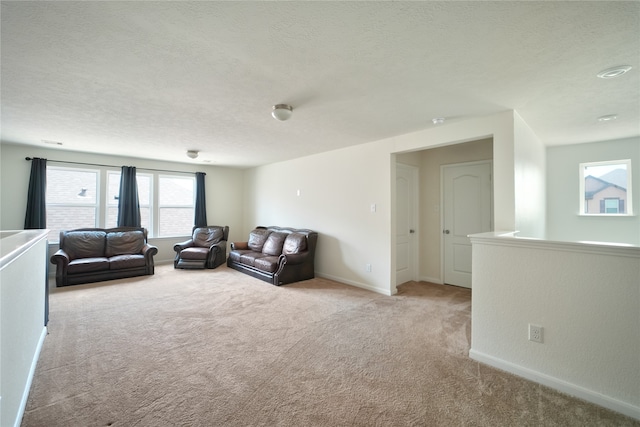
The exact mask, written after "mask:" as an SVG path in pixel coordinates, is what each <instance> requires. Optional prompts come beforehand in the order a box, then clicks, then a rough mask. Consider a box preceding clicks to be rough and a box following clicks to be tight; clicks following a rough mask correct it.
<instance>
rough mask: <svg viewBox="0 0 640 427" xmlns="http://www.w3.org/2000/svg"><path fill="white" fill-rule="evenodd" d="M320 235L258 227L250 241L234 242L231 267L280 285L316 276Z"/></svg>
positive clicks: (228, 261) (230, 255) (252, 232)
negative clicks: (315, 258)
mask: <svg viewBox="0 0 640 427" xmlns="http://www.w3.org/2000/svg"><path fill="white" fill-rule="evenodd" d="M317 240H318V233H316V232H315V231H311V230H306V229H295V228H285V227H277V226H270V227H257V228H255V229H254V230H253V231H251V233H250V234H249V240H248V241H247V242H232V243H231V252H230V253H229V258H228V259H227V266H228V267H230V268H233V269H235V270H238V271H241V272H243V273H246V274H248V275H250V276H253V277H255V278H258V279H261V280H264V281H265V282H269V283H271V284H273V285H276V286H279V285H284V284H287V283H292V282H298V281H301V280H308V279H312V278H313V277H314V276H315V271H314V270H315V264H314V257H315V253H316V242H317Z"/></svg>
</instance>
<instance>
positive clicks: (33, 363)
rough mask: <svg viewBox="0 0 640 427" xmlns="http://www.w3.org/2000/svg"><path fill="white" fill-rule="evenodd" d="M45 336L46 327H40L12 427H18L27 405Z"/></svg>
mask: <svg viewBox="0 0 640 427" xmlns="http://www.w3.org/2000/svg"><path fill="white" fill-rule="evenodd" d="M46 336H47V327H46V326H45V327H43V328H42V333H41V334H40V339H39V340H38V345H37V346H36V351H35V352H34V353H33V359H32V360H31V368H29V376H28V377H27V383H26V384H25V386H24V391H23V392H22V399H21V400H20V407H19V408H18V413H17V414H16V419H15V423H14V427H20V424H22V417H23V416H24V410H25V409H26V407H27V399H28V398H29V391H30V390H31V383H32V382H33V376H34V375H35V373H36V366H37V365H38V359H39V358H40V351H41V350H42V344H43V343H44V339H45V338H46Z"/></svg>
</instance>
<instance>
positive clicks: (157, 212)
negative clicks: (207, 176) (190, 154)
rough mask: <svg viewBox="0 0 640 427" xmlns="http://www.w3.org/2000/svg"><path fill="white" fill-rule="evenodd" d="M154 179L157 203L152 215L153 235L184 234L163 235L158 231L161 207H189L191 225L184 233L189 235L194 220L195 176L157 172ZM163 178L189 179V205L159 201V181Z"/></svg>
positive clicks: (159, 236)
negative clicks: (153, 218) (190, 185)
mask: <svg viewBox="0 0 640 427" xmlns="http://www.w3.org/2000/svg"><path fill="white" fill-rule="evenodd" d="M155 178H156V180H157V186H156V188H157V189H158V191H157V192H156V193H155V194H156V197H157V198H156V200H157V204H156V206H157V207H156V209H154V216H155V221H154V222H155V224H156V227H155V228H156V229H155V230H154V235H155V237H158V238H170V237H179V236H184V235H185V234H166V235H163V234H161V233H160V228H161V226H162V224H161V219H160V212H161V210H162V209H163V208H191V211H192V218H191V225H190V226H189V231H188V232H186V235H187V236H188V235H191V229H192V228H193V223H194V220H195V210H196V185H197V184H196V177H195V175H187V176H185V175H184V174H179V173H175V174H172V173H167V172H165V173H158V174H157V175H156V176H155ZM163 178H169V179H170V178H178V179H185V180H186V179H188V180H190V181H191V183H192V197H191V204H190V205H186V204H179V205H163V204H162V203H161V192H162V186H161V184H160V181H161V180H162V179H163Z"/></svg>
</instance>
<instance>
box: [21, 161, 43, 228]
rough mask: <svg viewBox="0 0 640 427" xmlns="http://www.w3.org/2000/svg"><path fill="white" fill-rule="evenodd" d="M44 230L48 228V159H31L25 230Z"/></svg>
mask: <svg viewBox="0 0 640 427" xmlns="http://www.w3.org/2000/svg"><path fill="white" fill-rule="evenodd" d="M27 160H28V158H27ZM44 228H47V159H41V158H38V157H34V158H33V159H31V176H30V177H29V190H28V193H27V212H26V214H25V217H24V229H25V230H34V229H44Z"/></svg>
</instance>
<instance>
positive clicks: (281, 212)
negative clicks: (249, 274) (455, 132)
mask: <svg viewBox="0 0 640 427" xmlns="http://www.w3.org/2000/svg"><path fill="white" fill-rule="evenodd" d="M389 174H390V154H389V151H388V149H387V148H386V147H385V144H384V143H383V142H376V143H370V144H364V145H359V146H355V147H350V148H345V149H342V150H336V151H331V152H327V153H322V154H317V155H314V156H310V157H304V158H300V159H296V160H291V161H287V162H282V163H275V164H271V165H267V166H262V167H259V168H256V169H251V170H248V171H247V172H246V173H245V182H246V187H245V189H246V194H245V196H246V203H247V208H246V209H245V212H246V213H247V217H246V221H245V231H246V233H247V234H248V232H249V231H250V230H251V229H253V228H254V227H255V226H257V225H267V226H268V225H278V226H288V227H295V228H309V229H312V230H315V231H317V232H318V233H319V237H318V246H317V251H316V274H317V275H319V276H324V277H329V278H334V279H336V280H340V281H342V282H344V283H349V284H353V285H355V286H359V287H363V288H367V289H371V290H375V291H377V292H380V293H385V294H389V293H390V292H391V291H390V286H389V281H390V270H389V247H390V236H389V222H390V217H389V216H390V208H389V194H390V188H389V186H390V182H389ZM298 190H300V196H298V195H297V191H298ZM372 204H375V205H376V211H375V212H371V205H372ZM246 238H247V237H246V236H245V238H244V240H245V241H246ZM366 264H371V266H372V271H371V272H368V271H366V268H365V266H366Z"/></svg>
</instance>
